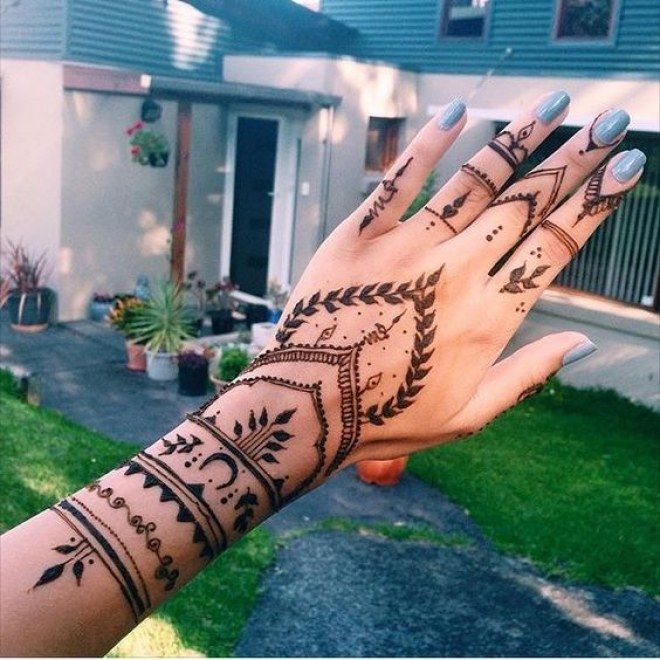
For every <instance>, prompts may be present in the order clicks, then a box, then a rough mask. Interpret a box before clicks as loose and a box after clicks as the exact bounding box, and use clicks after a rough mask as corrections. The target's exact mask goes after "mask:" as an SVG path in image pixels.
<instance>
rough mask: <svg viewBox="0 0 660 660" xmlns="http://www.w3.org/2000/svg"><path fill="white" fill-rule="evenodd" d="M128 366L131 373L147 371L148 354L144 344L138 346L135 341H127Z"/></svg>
mask: <svg viewBox="0 0 660 660" xmlns="http://www.w3.org/2000/svg"><path fill="white" fill-rule="evenodd" d="M126 358H127V359H126V366H127V367H128V368H129V369H130V370H131V371H146V369H147V352H146V350H145V348H144V346H143V345H142V344H136V343H135V342H134V341H132V340H130V339H127V340H126Z"/></svg>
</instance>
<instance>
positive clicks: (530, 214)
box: [486, 190, 541, 240]
mask: <svg viewBox="0 0 660 660" xmlns="http://www.w3.org/2000/svg"><path fill="white" fill-rule="evenodd" d="M540 194H541V191H540V190H537V191H536V192H533V193H531V192H518V193H512V194H510V195H503V196H502V197H498V198H497V199H495V200H493V201H492V202H491V203H490V205H489V206H488V208H496V207H498V206H503V205H504V204H512V203H514V202H523V203H525V204H527V215H526V217H525V222H524V223H523V227H522V229H521V230H520V236H521V238H522V237H523V236H524V235H525V234H526V233H527V230H528V229H529V228H530V227H531V226H532V223H533V222H534V218H535V216H536V207H537V206H538V196H539V195H540ZM486 240H488V239H486Z"/></svg>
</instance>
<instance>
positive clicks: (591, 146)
mask: <svg viewBox="0 0 660 660" xmlns="http://www.w3.org/2000/svg"><path fill="white" fill-rule="evenodd" d="M607 112H608V110H604V111H603V112H601V113H600V114H599V115H598V116H597V117H596V118H595V119H594V120H593V121H592V122H591V126H589V138H588V142H587V146H586V147H585V148H584V149H580V151H579V152H578V153H579V154H580V155H581V156H584V154H586V153H589V152H590V151H595V150H596V149H610V148H611V147H615V146H616V145H617V144H619V142H621V141H623V139H624V138H625V133H624V134H622V135H619V136H617V137H616V138H615V140H614V142H610V143H608V144H598V143H597V142H596V141H595V140H594V129H595V128H596V124H597V123H598V121H599V120H600V118H601V117H602V116H603V115H604V114H605V113H607Z"/></svg>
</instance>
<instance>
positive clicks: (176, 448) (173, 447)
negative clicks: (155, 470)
mask: <svg viewBox="0 0 660 660" xmlns="http://www.w3.org/2000/svg"><path fill="white" fill-rule="evenodd" d="M162 442H163V446H164V447H165V450H164V451H161V452H160V454H158V455H159V456H169V455H170V454H173V453H175V452H176V453H177V454H190V453H191V452H192V451H193V449H195V447H199V445H202V444H204V443H203V442H202V441H201V440H200V439H199V438H196V437H195V436H194V435H193V436H192V437H191V439H190V442H189V441H188V440H186V439H185V438H184V437H183V436H182V435H180V434H177V436H176V442H172V441H171V440H168V439H167V438H163V439H162Z"/></svg>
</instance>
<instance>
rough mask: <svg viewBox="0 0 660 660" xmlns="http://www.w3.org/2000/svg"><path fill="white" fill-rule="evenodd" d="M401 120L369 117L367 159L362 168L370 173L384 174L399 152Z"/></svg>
mask: <svg viewBox="0 0 660 660" xmlns="http://www.w3.org/2000/svg"><path fill="white" fill-rule="evenodd" d="M400 126H401V119H388V118H386V117H369V128H368V129H367V157H366V159H365V163H364V167H365V169H366V170H368V171H370V172H384V171H385V170H386V169H387V168H388V167H389V166H390V165H391V164H392V163H393V162H394V161H395V160H396V157H397V154H398V152H399V128H400Z"/></svg>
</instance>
